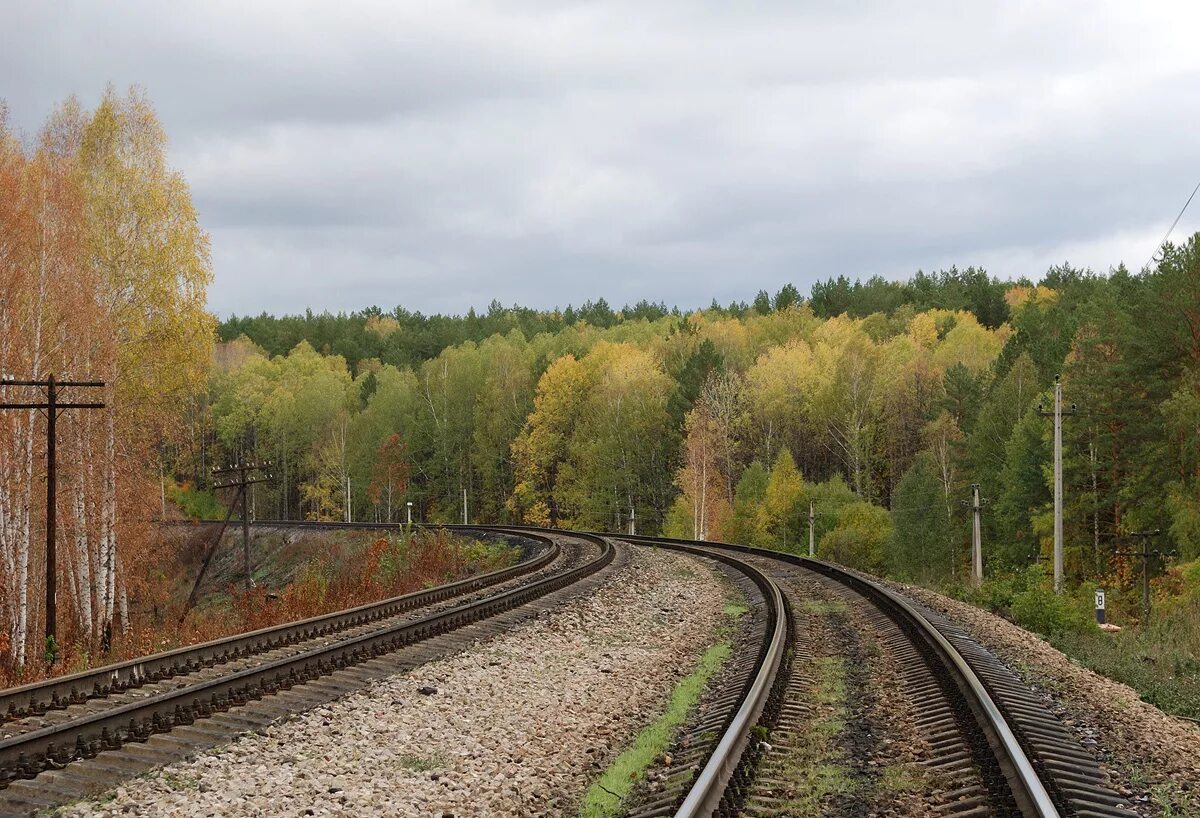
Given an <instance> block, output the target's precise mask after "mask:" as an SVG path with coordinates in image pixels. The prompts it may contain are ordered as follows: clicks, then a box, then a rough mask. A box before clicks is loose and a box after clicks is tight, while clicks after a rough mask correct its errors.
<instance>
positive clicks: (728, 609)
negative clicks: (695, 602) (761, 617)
mask: <svg viewBox="0 0 1200 818" xmlns="http://www.w3.org/2000/svg"><path fill="white" fill-rule="evenodd" d="M688 570H690V569H688ZM722 610H723V611H724V613H725V616H726V617H727V618H728V622H727V623H726V624H725V626H724V627H722V628H721V629H720V631H719V633H718V635H717V639H718V641H717V642H715V643H714V644H712V645H711V646H709V648H708V649H707V650H706V651H704V655H703V656H701V657H700V662H699V663H698V664H697V665H696V669H695V670H693V671H692V672H691V673H690V674H689V675H688V676H687V677H685V678H684V679H683V680H682V681H681V682H680V683H679V684H678V685H676V686H675V690H674V691H673V692H672V693H671V701H670V703H669V704H668V705H667V709H666V711H665V712H664V713H663V714H662V715H661V716H659V717H658V719H657V720H656V721H655V722H654V723H653V724H651V725H650V726H648V727H646V728H645V729H644V730H642V732H641V733H639V734H638V736H637V738H635V739H634V740H633V744H632V745H630V747H629V748H628V749H626V750H625V752H623V753H621V755H619V756H617V760H616V761H614V762H613V763H612V765H611V766H610V767H609V768H608V769H607V770H605V771H604V774H603V775H602V776H600V780H599V781H597V782H596V783H594V784H592V786H591V787H590V788H589V789H588V791H587V794H585V795H584V797H583V803H582V804H580V806H579V815H580V817H581V818H609V817H610V816H614V815H620V814H622V812H623V811H624V810H623V809H622V807H623V806H624V805H625V799H626V798H628V797H629V794H630V793H631V792H633V788H634V786H636V785H637V783H638V782H639V781H641V780H642V777H643V776H644V775H645V774H646V768H647V767H649V766H650V764H651V763H653V761H654V759H655V758H657V757H658V756H659V755H661V754H662V753H663V752H664V751H665V750H666V749H667V747H669V746H670V744H671V741H672V740H673V739H674V738H675V732H676V730H678V729H679V726H680V725H682V724H683V722H684V719H686V718H687V714H688V712H689V711H690V710H691V709H692V707H693V706H694V705H695V704H696V702H697V701H698V700H699V699H700V694H701V693H703V692H704V688H705V687H706V686H707V685H708V681H709V679H711V678H712V677H713V674H715V673H716V672H717V670H719V669H720V667H721V665H723V664H725V662H726V660H727V659H729V657H730V655H731V654H732V653H733V645H732V643H731V642H730V641H729V640H728V639H727V638H726V637H727V636H728V633H729V630H730V629H731V628H732V626H733V625H734V623H736V622H737V620H738V619H740V618H741V617H742V616H745V615H746V614H747V613H748V612H749V611H750V608H749V607H748V606H747V605H746V603H745V599H743V598H742V597H740V596H739V597H738V598H737V599H733V600H730V601H728V602H726V603H725V606H724V607H723V608H722Z"/></svg>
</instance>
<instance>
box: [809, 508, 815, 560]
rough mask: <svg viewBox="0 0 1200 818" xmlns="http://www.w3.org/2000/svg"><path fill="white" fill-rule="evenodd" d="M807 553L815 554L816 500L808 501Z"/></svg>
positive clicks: (813, 555)
mask: <svg viewBox="0 0 1200 818" xmlns="http://www.w3.org/2000/svg"><path fill="white" fill-rule="evenodd" d="M808 555H809V556H810V557H815V556H816V555H817V501H816V500H809V501H808Z"/></svg>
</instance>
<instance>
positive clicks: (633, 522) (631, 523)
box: [629, 506, 637, 536]
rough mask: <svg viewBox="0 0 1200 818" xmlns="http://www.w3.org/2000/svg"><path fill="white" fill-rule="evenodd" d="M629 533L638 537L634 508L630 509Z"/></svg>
mask: <svg viewBox="0 0 1200 818" xmlns="http://www.w3.org/2000/svg"><path fill="white" fill-rule="evenodd" d="M629 533H630V534H632V535H633V536H637V522H636V519H635V512H634V510H633V506H630V507H629Z"/></svg>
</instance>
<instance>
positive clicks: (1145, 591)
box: [1142, 536, 1150, 627]
mask: <svg viewBox="0 0 1200 818" xmlns="http://www.w3.org/2000/svg"><path fill="white" fill-rule="evenodd" d="M1148 624H1150V539H1149V538H1148V537H1145V536H1143V537H1142V627H1145V626H1146V625H1148Z"/></svg>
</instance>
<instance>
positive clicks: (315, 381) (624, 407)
mask: <svg viewBox="0 0 1200 818" xmlns="http://www.w3.org/2000/svg"><path fill="white" fill-rule="evenodd" d="M1198 264H1200V238H1198V237H1192V238H1191V239H1189V240H1188V241H1185V242H1183V243H1182V244H1180V245H1178V246H1174V245H1169V246H1167V247H1166V248H1165V250H1164V251H1163V254H1162V257H1161V259H1160V260H1159V261H1158V262H1156V264H1155V265H1153V267H1152V268H1150V269H1147V270H1145V271H1143V272H1142V273H1139V274H1134V273H1131V272H1129V271H1128V270H1127V269H1125V268H1124V267H1123V266H1118V267H1116V268H1114V269H1112V270H1110V271H1109V272H1108V273H1106V274H1097V273H1094V272H1092V271H1089V270H1078V269H1074V268H1072V267H1070V266H1069V265H1062V266H1059V267H1055V268H1052V269H1050V270H1048V271H1047V272H1046V273H1045V274H1044V275H1042V276H1040V277H1039V278H1038V279H1037V280H1029V279H1022V280H1019V281H1016V282H1003V281H999V280H997V279H994V278H991V277H989V276H988V275H987V274H986V273H985V272H983V271H980V270H978V269H975V268H968V269H967V270H965V271H959V270H957V269H952V270H950V271H945V272H938V273H933V274H925V273H918V274H917V275H915V276H914V277H912V278H911V279H909V280H908V281H904V282H888V281H885V280H883V279H881V278H878V277H876V278H872V279H870V280H868V281H866V282H865V283H864V282H861V281H855V282H853V283H851V282H849V281H848V280H847V279H845V278H838V279H829V280H826V281H824V282H818V283H817V284H816V285H814V286H813V288H812V291H811V293H810V295H809V297H807V298H805V297H802V296H801V294H800V293H799V292H798V290H797V288H795V287H793V286H790V285H789V286H786V287H784V288H783V289H781V290H780V291H779V292H778V293H776V294H775V295H774V296H773V297H772V296H769V295H768V294H767V293H765V292H760V293H759V294H758V295H757V296H756V297H755V299H754V300H753V301H752V302H751V303H749V304H744V303H735V304H733V305H730V306H728V307H721V306H719V305H716V304H714V305H713V306H711V307H710V308H708V309H702V310H694V311H682V310H680V309H678V308H672V309H668V308H666V307H665V306H663V305H653V304H646V303H642V304H638V305H636V306H634V307H632V308H626V309H624V310H617V311H613V310H612V309H611V308H610V307H608V305H607V304H606V303H605V302H604V301H602V300H601V301H596V302H591V303H588V304H586V305H585V306H584V307H582V308H579V309H573V308H568V309H566V310H553V311H543V312H538V311H535V310H531V309H526V308H517V307H514V308H511V309H507V308H503V307H501V306H499V305H498V304H496V303H493V304H492V306H491V307H490V308H489V310H488V312H487V314H486V315H476V314H475V313H468V315H466V316H465V317H462V318H448V317H443V316H435V317H424V316H421V315H420V314H417V313H410V312H408V311H406V310H404V309H401V308H397V309H396V310H395V311H393V312H392V313H384V312H383V311H381V310H379V309H377V308H376V309H369V310H364V311H363V312H361V313H351V314H348V315H347V314H339V315H336V316H335V315H330V314H323V315H314V314H312V313H309V314H307V315H305V316H292V317H282V318H273V317H271V316H266V315H264V316H259V317H258V318H252V319H245V318H236V317H233V318H230V319H228V320H226V321H225V322H223V323H222V324H221V326H220V328H219V334H220V337H221V338H222V339H223V341H222V343H221V345H220V348H219V351H218V356H217V365H216V367H215V369H214V371H213V374H212V377H211V380H210V385H209V390H208V393H207V396H206V397H205V403H204V404H203V405H201V406H197V407H196V410H195V421H194V422H193V424H192V426H191V428H192V434H191V437H190V442H189V445H190V448H188V449H187V450H186V451H182V450H181V451H180V453H179V454H180V457H179V459H178V460H177V462H178V464H179V465H180V469H179V470H180V471H181V472H186V471H187V470H188V469H189V467H190V468H191V471H192V473H193V474H194V475H195V476H196V478H197V479H199V481H200V485H201V486H202V485H203V473H204V469H203V466H204V465H205V464H207V463H209V462H211V461H212V459H213V458H216V459H217V460H221V459H230V458H235V457H237V456H239V455H242V454H246V453H251V452H253V453H256V454H257V455H258V456H260V457H270V458H272V459H274V460H275V462H276V463H277V464H278V472H279V475H278V476H279V481H278V484H277V486H276V487H275V488H273V489H269V490H265V491H263V490H260V491H259V492H258V494H257V497H256V498H255V501H256V513H257V514H259V515H260V516H263V517H280V518H288V517H317V518H333V519H345V520H355V519H357V520H366V519H369V520H395V519H399V517H398V515H399V514H400V513H401V509H402V507H403V504H404V503H407V502H409V501H411V502H413V504H414V509H415V513H416V514H417V516H418V518H419V519H422V520H431V521H432V520H446V521H450V520H457V519H460V518H461V515H462V507H463V502H464V499H463V498H464V492H465V495H466V504H467V513H468V516H469V518H470V519H472V520H481V521H499V522H529V523H538V524H550V525H563V526H572V527H579V528H591V529H607V530H626V529H627V528H628V526H629V524H630V518H631V517H633V518H634V523H635V525H636V526H637V528H638V530H641V531H647V532H658V531H664V532H666V533H669V534H673V535H676V536H686V537H698V538H709V539H727V540H737V541H742V542H749V543H753V544H758V545H764V546H768V547H773V548H789V549H792V548H800V547H801V545H803V546H805V547H807V538H808V513H809V508H810V501H811V502H812V504H813V509H814V512H815V518H816V526H815V528H816V540H817V545H818V551H819V552H820V553H822V554H824V555H826V556H829V557H832V558H836V559H839V560H841V561H843V562H847V563H850V564H853V565H858V566H860V567H862V568H865V569H868V570H872V571H876V572H888V573H890V574H892V575H894V576H898V577H904V578H910V579H919V580H922V581H927V582H937V581H942V580H947V579H953V578H955V577H960V578H961V577H962V576H963V575H964V571H965V565H966V560H967V554H968V543H969V531H970V523H969V513H970V512H969V509H967V508H966V507H965V501H967V500H968V499H969V487H970V485H971V484H972V483H976V482H977V483H979V484H981V491H982V494H983V497H984V499H985V501H986V503H987V505H986V508H985V513H984V515H983V520H984V523H983V525H984V541H985V551H986V560H987V563H988V564H989V567H990V568H992V569H1000V568H1006V569H1007V568H1015V567H1024V566H1027V565H1031V564H1037V562H1038V560H1039V558H1040V557H1043V556H1044V555H1045V553H1044V552H1045V550H1046V547H1047V540H1048V537H1049V533H1050V526H1051V519H1050V516H1049V514H1048V512H1049V508H1050V501H1051V495H1050V489H1049V486H1050V474H1049V469H1050V467H1051V464H1050V433H1051V423H1050V421H1049V420H1048V419H1046V418H1045V417H1043V416H1042V415H1041V414H1039V405H1047V406H1048V405H1050V404H1051V403H1052V400H1051V391H1050V390H1051V389H1052V385H1053V382H1054V378H1055V377H1056V376H1061V379H1062V384H1063V393H1064V396H1065V400H1066V401H1067V402H1069V403H1072V404H1075V405H1077V412H1076V414H1074V415H1071V416H1069V417H1068V419H1067V420H1065V421H1064V474H1065V477H1064V480H1065V491H1064V494H1065V497H1066V500H1065V503H1066V509H1065V527H1066V534H1065V538H1066V546H1067V569H1068V574H1069V577H1070V578H1072V579H1074V580H1076V581H1078V580H1081V579H1083V578H1085V577H1096V576H1100V575H1102V574H1105V573H1107V572H1109V571H1111V570H1113V568H1114V555H1115V552H1117V551H1119V550H1120V549H1121V548H1122V547H1123V545H1122V544H1123V543H1125V535H1127V534H1129V533H1130V532H1134V531H1143V530H1155V529H1161V530H1162V531H1163V532H1164V533H1163V535H1162V538H1161V539H1162V542H1161V545H1162V546H1163V547H1164V549H1166V550H1169V549H1175V550H1177V551H1178V552H1179V553H1180V555H1181V556H1182V558H1184V559H1189V558H1194V557H1195V556H1197V555H1200V500H1198V497H1197V488H1198V487H1197V469H1198V468H1200V460H1198V458H1197V452H1198V445H1197V444H1200V440H1198V439H1197V436H1198V433H1200V382H1198V381H1197V376H1198V373H1200V368H1198V366H1200V276H1198V274H1197V265H1198ZM446 338H451V339H454V342H453V343H449V344H448V345H446V346H443V347H441V348H440V349H437V351H436V352H435V351H434V350H435V348H436V347H437V346H438V344H440V343H441V342H442V341H443V340H444V339H446ZM288 345H290V346H288ZM1125 544H1127V543H1125Z"/></svg>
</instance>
